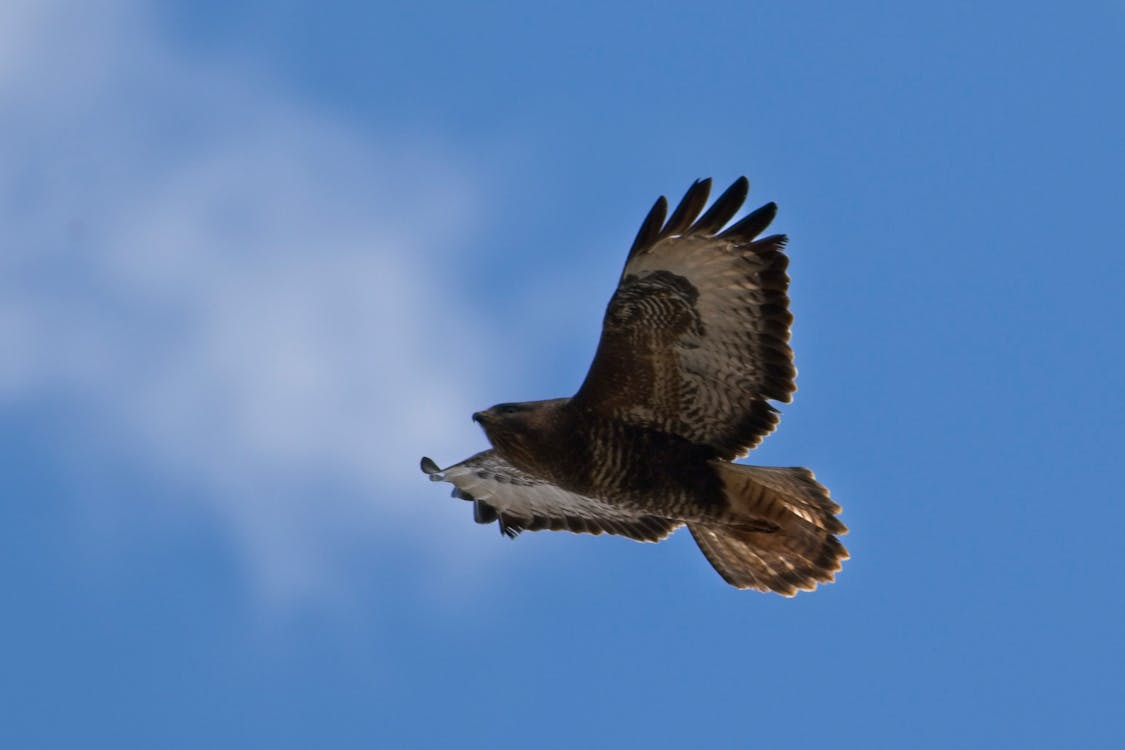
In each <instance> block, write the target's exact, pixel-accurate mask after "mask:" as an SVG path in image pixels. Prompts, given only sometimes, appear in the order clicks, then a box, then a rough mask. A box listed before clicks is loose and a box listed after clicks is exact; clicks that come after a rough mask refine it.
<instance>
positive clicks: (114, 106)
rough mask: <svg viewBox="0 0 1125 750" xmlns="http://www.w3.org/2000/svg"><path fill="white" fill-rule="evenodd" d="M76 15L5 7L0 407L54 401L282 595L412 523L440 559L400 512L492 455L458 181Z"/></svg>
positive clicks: (416, 519)
mask: <svg viewBox="0 0 1125 750" xmlns="http://www.w3.org/2000/svg"><path fill="white" fill-rule="evenodd" d="M64 6H65V7H64ZM74 8H75V6H74V5H73V4H64V3H53V2H43V1H42V0H34V1H28V2H9V3H6V4H4V5H3V6H2V7H0V119H2V120H3V121H4V122H5V123H7V125H6V126H5V133H4V136H5V137H4V138H3V139H0V163H2V164H4V165H5V168H4V170H3V171H2V172H0V221H2V222H3V224H4V225H5V235H6V237H5V239H4V240H3V243H4V247H3V249H2V250H0V350H2V351H3V352H4V356H3V357H0V406H2V405H3V404H5V403H6V404H9V405H10V404H13V403H17V402H20V401H24V400H27V399H29V398H42V397H46V398H51V397H58V398H61V399H64V400H65V402H66V403H67V404H69V408H72V409H74V410H75V419H74V424H75V425H85V427H76V428H75V429H76V431H77V433H78V435H77V438H76V440H77V444H78V445H80V446H81V449H82V450H83V451H84V452H92V451H114V452H116V453H118V454H124V455H127V456H135V457H136V458H137V460H138V461H140V462H143V463H144V464H145V465H146V466H149V467H150V468H152V469H153V470H154V471H156V472H157V473H158V474H159V475H161V476H163V477H165V479H166V480H167V481H169V482H187V483H189V486H190V487H196V488H198V491H197V492H195V493H194V494H193V497H195V498H197V500H198V502H199V503H200V504H202V505H203V506H204V507H206V508H207V509H208V511H209V512H213V513H215V514H217V515H218V517H220V518H222V519H223V520H224V521H226V522H227V523H228V524H229V526H230V528H231V529H232V530H233V531H234V532H235V535H236V537H237V538H238V539H239V540H241V547H240V549H241V550H242V551H243V552H244V553H245V558H246V559H247V561H248V564H249V567H250V568H251V570H252V572H253V575H254V577H255V580H256V581H257V582H258V583H260V584H261V587H260V589H259V590H260V591H261V592H262V593H264V594H265V595H267V596H270V597H273V598H275V599H278V600H283V601H291V600H293V598H294V597H298V598H299V597H301V596H305V595H312V594H316V593H317V592H322V591H325V590H326V589H331V588H334V587H336V586H338V585H339V581H338V580H337V578H338V570H336V569H335V568H336V566H337V562H338V561H337V562H334V559H335V558H334V556H333V550H334V549H335V548H336V547H337V546H338V545H340V544H341V539H342V537H346V536H348V535H351V536H352V539H351V541H352V543H362V541H363V539H361V538H360V537H363V538H366V537H367V535H370V537H371V539H372V540H374V539H375V538H380V537H381V535H385V534H388V533H390V531H391V530H392V528H394V529H400V528H403V527H406V528H409V527H411V526H414V527H415V528H417V527H420V526H421V521H422V516H423V514H425V516H426V521H427V524H426V532H425V533H426V534H430V535H434V536H433V541H434V542H435V544H434V547H433V549H435V550H436V549H438V548H440V547H443V546H445V545H447V544H448V542H449V541H450V537H449V536H447V533H446V526H444V525H443V523H442V521H443V520H445V519H449V518H450V517H451V516H450V515H449V514H447V513H446V514H434V513H433V508H432V507H426V506H423V505H420V504H419V503H417V502H411V501H410V499H411V498H410V496H414V497H417V496H419V495H421V494H422V493H423V492H424V490H425V489H432V488H428V487H425V486H424V485H423V484H422V483H421V475H420V474H419V473H418V472H417V470H416V464H417V460H418V458H419V456H420V455H421V454H422V452H432V453H433V454H434V455H436V456H438V457H441V458H444V459H449V458H454V457H461V456H463V455H465V454H467V453H468V452H469V451H471V450H473V449H474V448H479V447H480V445H481V440H480V438H479V436H478V435H476V433H475V432H474V431H473V430H472V429H471V426H469V425H468V422H467V415H468V414H469V413H470V412H471V411H472V409H473V408H474V407H479V406H480V404H475V403H472V402H471V400H470V398H469V395H470V394H472V393H473V392H474V391H476V392H477V393H479V392H480V391H479V390H477V389H475V388H474V387H473V382H472V381H473V378H474V367H473V365H474V362H479V361H480V358H483V357H487V356H488V349H487V341H486V340H484V337H483V336H482V335H481V328H482V326H481V325H480V324H479V323H478V322H476V321H474V320H473V317H472V306H471V305H469V304H467V302H468V301H467V300H466V299H464V295H463V294H462V293H461V292H460V291H459V287H458V284H457V283H456V279H457V277H456V271H457V268H458V266H459V263H458V259H457V257H456V255H455V254H454V253H453V252H451V251H452V249H454V248H456V247H458V246H459V244H460V245H461V246H464V243H465V242H466V235H467V233H468V232H471V229H472V225H471V223H470V217H471V216H473V214H474V212H475V210H476V207H475V206H474V205H473V203H472V200H471V195H472V194H473V189H472V188H473V185H472V183H471V181H470V179H469V178H468V177H467V173H468V171H469V170H468V169H466V168H465V167H464V166H463V165H460V164H458V162H457V160H456V159H454V158H452V157H451V156H450V154H448V153H444V152H443V151H442V149H441V148H440V146H438V145H436V144H427V143H419V142H413V141H411V140H410V139H409V138H396V137H393V136H392V135H387V136H386V137H383V138H374V137H372V136H370V135H369V134H367V133H362V132H357V131H356V129H354V128H352V127H350V126H349V125H348V124H347V123H346V122H341V121H340V120H339V119H335V118H334V117H333V116H330V115H328V114H325V113H323V112H319V111H317V110H316V109H315V108H313V107H311V106H309V105H308V104H304V103H301V102H300V101H298V100H295V99H294V98H293V97H292V96H291V95H290V94H289V93H287V92H286V91H284V90H283V88H282V87H280V86H279V85H278V84H277V83H276V82H273V81H271V80H269V79H268V77H265V76H262V75H260V74H255V73H253V72H252V71H251V68H252V67H253V66H251V65H244V64H241V63H239V61H237V60H229V59H227V60H221V61H214V60H212V61H203V60H196V59H193V58H192V57H190V56H187V55H185V54H184V53H182V52H178V51H177V50H176V49H175V48H174V47H173V46H171V45H170V44H168V43H167V42H166V41H162V39H161V37H160V35H159V33H158V30H157V29H156V28H155V26H154V24H152V23H151V22H150V21H149V20H148V19H147V18H146V17H145V15H144V13H143V9H142V8H139V7H137V6H134V4H132V3H116V4H110V5H106V4H99V8H98V9H97V11H96V12H94V11H88V12H87V13H86V14H85V17H83V14H81V13H75V12H73V10H74ZM60 50H65V51H66V53H65V54H59V51H60ZM474 358H477V359H476V360H474ZM325 484H327V485H330V486H333V487H335V488H337V489H339V492H336V493H324V492H317V493H314V492H310V491H309V488H310V487H320V486H323V485H325ZM407 493H409V496H408V495H407ZM431 494H432V493H431ZM326 495H327V496H326ZM438 495H440V493H438ZM434 502H435V503H437V502H439V500H437V499H435V500H434ZM462 515H463V514H462ZM458 520H459V521H461V522H462V524H463V523H464V521H465V520H466V519H465V518H463V517H461V518H459V519H458ZM462 524H458V526H457V527H456V528H457V529H458V532H457V533H458V536H462V535H463V532H464V531H465V529H464V527H463V525H462ZM381 538H385V536H383V537H381ZM469 543H470V544H473V542H469ZM477 551H478V552H479V550H477Z"/></svg>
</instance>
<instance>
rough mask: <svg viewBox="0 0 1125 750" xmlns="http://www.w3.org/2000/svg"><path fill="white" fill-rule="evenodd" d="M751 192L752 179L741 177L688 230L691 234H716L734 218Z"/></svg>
mask: <svg viewBox="0 0 1125 750" xmlns="http://www.w3.org/2000/svg"><path fill="white" fill-rule="evenodd" d="M749 192H750V181H749V180H747V179H746V178H745V177H739V178H738V179H737V180H735V181H734V182H733V183H732V184H731V186H730V187H729V188H727V189H726V190H725V191H724V192H723V194H722V195H720V196H719V197H718V198H716V199H715V202H714V203H712V204H711V208H709V209H707V212H706V213H704V214H703V216H701V217H699V220H698V221H697V222H695V224H693V225H692V226H691V229H690V230H688V231H689V232H690V233H691V234H715V233H716V232H718V231H719V230H720V229H722V228H723V227H724V226H725V225H726V223H727V222H728V221H730V220H731V219H732V218H734V215H735V214H736V213H738V209H739V208H741V207H742V202H743V201H744V200H746V196H747V194H748V193H749Z"/></svg>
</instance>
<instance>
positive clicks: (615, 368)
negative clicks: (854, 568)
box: [422, 178, 847, 595]
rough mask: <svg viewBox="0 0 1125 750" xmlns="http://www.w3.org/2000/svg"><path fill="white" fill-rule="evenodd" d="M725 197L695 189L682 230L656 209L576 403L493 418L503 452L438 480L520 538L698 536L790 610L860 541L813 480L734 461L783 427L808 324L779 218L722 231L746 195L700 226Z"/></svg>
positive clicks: (487, 417)
mask: <svg viewBox="0 0 1125 750" xmlns="http://www.w3.org/2000/svg"><path fill="white" fill-rule="evenodd" d="M709 187H710V181H709V180H705V181H697V182H696V183H694V184H693V185H692V187H691V189H689V190H688V193H687V195H685V196H684V199H683V201H682V202H681V203H680V205H679V207H678V208H677V209H676V210H675V211H674V212H673V213H672V215H671V217H669V218H668V219H667V221H665V213H666V210H667V206H666V203H665V201H664V199H663V198H661V199H660V200H658V201H657V204H656V206H654V208H653V210H652V211H651V212H650V214H649V216H648V218H647V219H646V220H645V222H644V224H643V225H642V227H641V230H640V233H639V234H638V236H637V239H636V241H635V242H634V244H633V248H632V250H631V251H630V253H629V259H628V261H627V262H626V266H625V270H624V272H623V273H622V278H621V281H620V283H619V285H618V288H617V291H616V292H615V294H614V296H613V298H612V299H611V300H610V303H609V306H608V308H607V310H606V315H605V321H604V324H603V331H602V338H601V341H600V343H599V346H598V351H597V354H596V355H595V357H594V362H593V364H592V365H591V367H590V371H589V373H588V375H587V377H586V380H585V382H584V383H583V384H582V387H581V388H580V389H579V390H578V392H577V393H576V394H575V395H574V396H573V397H572V398H569V399H567V398H560V399H552V400H549V401H531V402H524V403H517V404H499V405H497V406H494V407H492V408H491V409H487V410H485V411H482V412H478V413H476V414H474V415H473V419H474V420H476V421H477V422H479V423H480V424H481V426H482V427H483V428H484V431H485V434H486V435H487V436H488V439H489V441H490V442H491V443H492V446H493V449H492V450H489V451H485V452H483V453H478V454H477V455H475V456H472V457H471V458H469V459H467V460H465V461H462V462H461V463H459V464H456V465H454V466H451V467H449V468H448V469H444V470H442V469H439V468H438V467H437V465H436V464H434V463H433V462H432V461H431V460H430V459H423V462H422V468H423V470H424V471H425V472H426V473H427V474H429V475H430V478H431V479H432V480H435V481H448V482H451V483H453V484H454V487H455V489H454V496H455V497H460V498H462V499H467V500H471V501H473V503H474V512H475V518H476V520H477V521H478V522H481V523H491V522H493V521H496V522H498V523H499V525H500V528H501V530H502V531H504V532H505V533H506V534H508V535H510V536H514V535H515V534H517V533H518V532H519V531H522V530H525V529H527V530H538V529H556V530H557V529H566V530H570V531H576V532H590V533H602V532H608V533H612V534H619V535H622V536H628V537H631V538H634V539H638V540H641V541H658V540H660V539H662V538H664V537H665V536H667V535H668V534H670V533H671V532H672V531H673V530H675V529H676V528H677V527H678V526H680V525H685V524H686V525H687V526H688V527H689V528H690V529H691V532H692V534H693V536H694V537H695V539H696V541H697V542H698V543H699V546H700V548H701V549H702V551H703V553H704V554H705V555H706V557H707V559H708V560H709V561H710V562H711V564H712V565H713V566H714V567H715V569H716V570H717V571H718V572H719V573H720V575H722V576H723V577H724V578H725V579H726V580H727V581H728V582H729V583H731V584H732V585H734V586H737V587H739V588H756V589H760V590H772V591H777V592H779V593H782V594H786V595H792V594H793V593H796V591H797V590H798V589H812V588H815V586H816V584H817V583H818V582H824V581H830V580H832V579H833V577H834V574H835V571H836V570H838V569H839V567H840V563H841V561H842V560H843V559H845V558H846V557H847V552H846V551H845V550H844V548H843V546H842V545H841V544H840V542H839V540H838V539H837V538H836V535H837V534H842V533H845V532H846V528H845V527H844V525H843V524H842V523H840V521H839V520H838V519H837V518H836V517H835V515H836V514H837V513H838V512H839V510H840V508H839V506H838V505H836V504H835V503H834V502H832V500H831V499H830V498H829V496H828V492H827V490H825V489H824V487H823V486H821V485H820V484H819V483H817V482H816V480H815V479H814V478H813V476H812V473H811V472H809V471H808V470H807V469H802V468H771V467H756V466H747V465H742V464H734V463H731V460H732V459H734V458H737V457H739V456H741V455H744V454H745V453H746V452H747V451H748V450H749V449H751V448H753V447H754V446H755V445H757V444H758V442H760V440H761V439H762V437H764V436H765V435H767V434H768V433H769V432H771V431H772V430H773V429H774V427H775V426H776V425H777V422H778V413H777V410H776V409H774V407H773V406H772V405H770V403H769V400H778V401H788V400H790V397H791V394H792V393H793V392H794V391H795V390H796V386H795V383H794V380H795V377H796V369H795V368H794V367H793V361H792V351H791V350H790V348H789V343H788V342H789V325H790V323H791V321H792V315H791V314H790V313H789V310H788V302H789V298H788V294H787V289H788V281H789V279H788V276H787V275H786V274H785V268H786V264H787V259H786V257H785V255H784V254H783V252H782V249H783V247H784V243H785V238H784V237H782V236H780V235H773V236H770V237H764V238H761V239H758V235H759V234H760V233H761V231H762V230H763V229H765V227H766V226H767V225H768V224H769V222H770V221H771V220H772V218H773V215H774V213H775V212H776V206H774V205H773V204H767V205H766V206H763V207H762V208H760V209H758V210H757V211H754V212H752V213H750V214H749V215H747V216H746V217H744V218H743V219H741V220H740V221H738V222H737V223H735V224H734V225H733V226H731V227H729V228H728V229H726V230H725V231H720V230H722V229H723V227H724V226H725V225H726V224H727V222H729V221H730V219H731V218H732V217H733V216H734V214H735V213H736V212H737V210H738V208H739V206H740V205H741V204H742V201H743V199H744V198H745V195H746V190H747V184H746V181H745V178H742V179H740V180H738V181H736V182H735V184H734V185H732V186H731V188H730V189H728V190H727V191H726V193H724V194H723V195H722V196H721V197H720V198H719V199H718V200H716V201H715V203H714V204H712V206H711V207H710V208H709V209H708V210H707V211H706V212H705V213H703V215H702V216H700V212H701V211H702V209H703V206H704V204H705V203H706V200H707V193H708V192H709Z"/></svg>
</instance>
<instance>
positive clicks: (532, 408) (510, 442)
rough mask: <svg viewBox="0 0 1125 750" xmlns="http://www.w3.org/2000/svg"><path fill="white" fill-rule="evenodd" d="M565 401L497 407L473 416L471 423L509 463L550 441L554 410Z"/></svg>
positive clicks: (555, 419) (554, 419)
mask: <svg viewBox="0 0 1125 750" xmlns="http://www.w3.org/2000/svg"><path fill="white" fill-rule="evenodd" d="M566 401H567V399H564V398H557V399H551V400H550V401H524V402H522V403H518V404H497V405H496V406H493V407H491V408H489V409H485V410H484V411H478V412H477V413H475V414H473V421H474V422H476V423H477V424H479V425H480V426H481V428H483V429H484V434H485V435H487V436H488V440H489V442H490V443H492V445H493V447H494V448H496V449H497V450H498V451H500V453H501V454H506V455H508V456H509V459H510V460H511V459H514V458H515V456H517V455H520V454H524V453H527V452H529V451H534V450H535V449H536V447H537V446H538V445H539V444H540V443H542V442H544V441H547V440H549V439H552V438H553V429H554V428H555V427H557V425H558V423H559V420H558V419H557V409H558V408H559V407H560V406H561V405H562V404H564V403H565V402H566Z"/></svg>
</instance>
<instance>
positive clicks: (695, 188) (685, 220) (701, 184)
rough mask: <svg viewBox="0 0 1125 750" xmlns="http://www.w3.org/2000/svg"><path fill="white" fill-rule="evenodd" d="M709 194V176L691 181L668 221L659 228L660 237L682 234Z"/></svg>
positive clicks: (704, 203) (705, 202)
mask: <svg viewBox="0 0 1125 750" xmlns="http://www.w3.org/2000/svg"><path fill="white" fill-rule="evenodd" d="M710 194H711V178H710V177H705V178H704V179H702V180H696V181H695V182H693V183H691V187H689V188H688V189H687V192H686V193H684V197H683V198H682V199H681V200H680V205H678V206H676V210H675V211H673V212H672V215H671V216H670V217H669V218H668V223H666V224H665V225H664V228H663V229H661V230H660V236H661V237H670V236H672V235H676V234H683V233H684V232H685V231H686V230H687V228H688V227H689V226H691V223H692V222H693V221H695V219H696V217H698V216H699V212H700V211H702V210H703V207H704V206H705V205H707V196H709V195H710Z"/></svg>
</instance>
